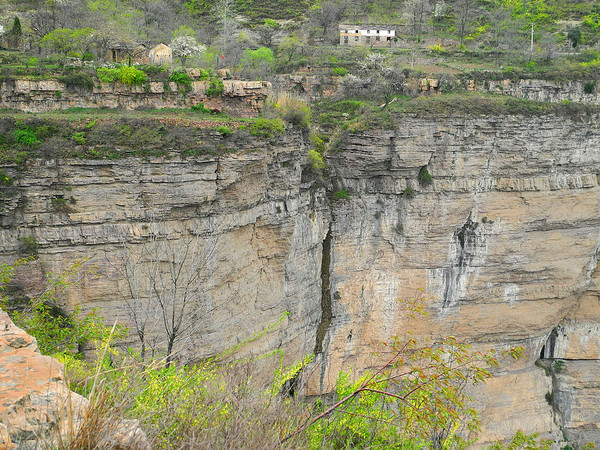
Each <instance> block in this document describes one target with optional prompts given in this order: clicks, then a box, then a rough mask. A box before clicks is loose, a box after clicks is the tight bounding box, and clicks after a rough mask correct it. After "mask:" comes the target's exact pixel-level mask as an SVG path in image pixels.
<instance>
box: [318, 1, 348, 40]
mask: <svg viewBox="0 0 600 450" xmlns="http://www.w3.org/2000/svg"><path fill="white" fill-rule="evenodd" d="M344 11H345V5H344V4H342V3H336V2H323V3H322V4H321V7H320V8H317V9H315V10H313V11H312V14H311V21H312V22H313V24H314V25H315V26H317V27H318V28H320V29H321V32H322V37H323V39H327V37H328V34H329V31H330V28H331V25H333V24H335V23H338V22H339V21H340V19H341V18H342V16H343V14H344Z"/></svg>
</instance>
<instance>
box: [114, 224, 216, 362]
mask: <svg viewBox="0 0 600 450" xmlns="http://www.w3.org/2000/svg"><path fill="white" fill-rule="evenodd" d="M151 227H152V230H151V232H150V235H149V237H148V240H147V241H146V242H144V243H142V244H139V245H138V246H133V245H130V244H126V243H125V241H124V240H123V243H122V251H121V252H120V255H119V261H118V263H117V266H116V269H117V273H118V274H119V275H120V280H119V292H120V294H121V297H122V299H123V301H124V302H125V305H126V309H127V314H128V316H129V318H130V320H131V322H132V324H133V327H132V328H133V330H134V332H135V334H136V335H137V337H138V339H139V342H140V346H141V356H142V358H144V357H145V356H146V353H147V351H148V350H151V351H152V354H153V355H155V354H156V352H157V351H161V350H164V351H166V357H165V358H166V363H167V365H170V364H171V362H172V361H173V358H174V357H175V355H176V353H177V351H178V346H179V345H180V344H182V343H183V342H184V341H185V340H187V339H188V338H189V337H190V335H191V334H192V333H193V332H194V331H196V330H197V329H198V328H199V327H200V326H201V324H202V318H203V316H204V315H205V314H208V313H209V312H210V311H211V309H210V307H208V306H207V305H206V295H205V282H206V280H207V279H208V278H209V273H208V265H209V264H210V263H212V262H214V256H215V254H216V250H217V243H218V237H212V236H200V235H198V234H195V235H190V236H189V237H187V238H180V239H173V238H171V237H169V236H168V235H167V234H166V233H164V232H163V230H162V227H161V226H160V224H152V225H151ZM134 247H136V248H134Z"/></svg>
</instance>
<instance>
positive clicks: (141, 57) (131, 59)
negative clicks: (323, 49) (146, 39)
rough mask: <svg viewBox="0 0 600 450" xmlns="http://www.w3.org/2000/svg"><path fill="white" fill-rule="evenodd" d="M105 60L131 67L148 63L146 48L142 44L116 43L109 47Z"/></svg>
mask: <svg viewBox="0 0 600 450" xmlns="http://www.w3.org/2000/svg"><path fill="white" fill-rule="evenodd" d="M107 59H108V60H109V61H111V62H114V63H122V64H128V65H131V64H133V63H139V64H146V63H147V62H148V48H147V47H146V46H145V45H144V44H135V43H129V42H117V43H114V44H112V45H111V46H110V48H109V50H108V55H107Z"/></svg>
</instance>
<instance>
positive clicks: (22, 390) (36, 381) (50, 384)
mask: <svg viewBox="0 0 600 450" xmlns="http://www.w3.org/2000/svg"><path fill="white" fill-rule="evenodd" d="M88 408H89V402H88V400H87V399H85V398H84V397H82V396H80V395H79V394H76V393H74V392H71V391H70V390H69V388H68V386H67V383H66V382H65V378H64V373H63V365H62V364H61V363H59V362H58V361H57V360H56V359H54V358H51V357H49V356H43V355H41V354H40V353H39V350H38V347H37V342H36V340H35V339H34V338H33V337H31V336H30V335H28V334H27V333H25V332H24V331H23V330H21V329H20V328H18V327H16V326H15V325H14V324H13V323H12V321H11V320H10V318H9V317H8V315H7V314H6V313H5V312H4V311H2V310H0V448H6V449H11V448H28V449H37V448H54V447H59V446H63V445H68V444H69V443H71V442H73V441H74V439H75V438H76V437H77V434H78V432H79V429H80V427H81V426H82V425H83V426H85V423H86V414H87V411H88ZM126 422H129V423H126ZM103 438H104V441H103V444H101V447H103V448H115V447H118V448H131V449H140V450H141V449H147V448H150V446H149V444H148V442H147V439H146V437H145V435H144V433H143V432H142V431H141V430H140V429H139V427H137V425H136V424H134V423H133V421H123V422H121V423H120V424H119V426H118V427H117V428H116V429H112V430H111V429H110V428H107V429H105V430H103Z"/></svg>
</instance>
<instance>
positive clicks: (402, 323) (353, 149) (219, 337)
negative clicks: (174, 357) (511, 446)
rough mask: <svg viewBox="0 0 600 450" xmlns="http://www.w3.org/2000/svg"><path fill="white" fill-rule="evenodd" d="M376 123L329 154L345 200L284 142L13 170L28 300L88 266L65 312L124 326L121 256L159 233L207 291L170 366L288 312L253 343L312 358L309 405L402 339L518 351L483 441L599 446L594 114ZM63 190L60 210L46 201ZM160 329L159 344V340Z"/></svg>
mask: <svg viewBox="0 0 600 450" xmlns="http://www.w3.org/2000/svg"><path fill="white" fill-rule="evenodd" d="M367 128H368V130H367V131H357V132H354V133H350V132H348V133H347V134H346V135H345V136H344V137H343V139H341V141H340V144H339V146H338V147H339V150H338V152H337V153H332V154H330V156H329V167H330V170H331V174H332V177H333V181H332V183H333V185H334V186H335V187H334V191H335V190H345V191H347V192H348V193H349V200H343V199H342V200H334V199H333V196H331V197H328V196H327V195H326V192H325V189H324V188H323V187H322V185H321V184H320V183H319V180H318V179H316V178H315V177H314V176H311V175H310V169H309V168H307V163H306V153H307V144H306V142H305V140H304V139H303V136H302V135H301V134H300V133H295V132H291V131H290V130H288V131H289V132H288V133H287V134H286V135H285V136H282V137H281V138H276V139H273V140H266V141H264V140H263V141H260V142H259V141H256V142H253V141H252V142H250V141H249V142H248V143H247V145H246V146H245V147H244V148H240V149H237V150H238V151H237V152H222V153H219V154H218V155H207V156H198V157H187V158H184V157H183V156H182V155H181V153H180V152H183V151H184V150H185V149H172V150H171V151H170V153H169V155H167V156H165V157H148V158H145V159H138V158H125V159H122V160H79V159H64V160H56V159H52V160H43V159H37V160H33V161H31V162H30V163H29V164H28V165H27V167H25V168H24V170H23V171H20V172H18V171H16V170H14V169H13V168H11V167H8V166H7V167H5V168H4V170H5V171H6V172H7V173H9V174H10V175H11V176H12V177H13V178H14V185H13V186H11V187H10V189H12V191H13V192H12V194H11V197H10V199H11V200H10V202H8V201H7V206H6V209H5V211H4V212H3V217H2V229H0V252H1V253H2V255H3V256H4V257H5V258H6V259H7V260H8V259H11V258H14V257H15V256H16V255H18V254H19V252H23V251H24V247H26V245H25V244H27V243H32V242H33V243H35V244H36V246H37V249H36V250H37V252H38V254H39V259H38V261H39V265H38V266H37V267H38V268H39V270H38V271H37V272H36V270H37V269H36V270H34V269H35V267H34V266H32V267H31V268H30V269H29V270H30V273H29V275H28V277H27V280H28V283H29V285H27V283H24V286H23V288H24V289H25V290H27V289H34V286H33V285H34V284H35V283H34V281H35V280H36V279H39V280H43V279H44V278H43V276H42V275H43V273H44V272H55V273H56V272H59V271H60V270H62V269H64V268H65V267H67V266H68V265H69V264H70V263H71V262H72V261H74V260H80V259H81V258H83V257H92V261H90V262H93V264H95V266H96V270H95V272H96V273H97V274H99V275H100V276H99V277H98V276H93V277H92V276H86V277H84V279H83V280H82V282H81V283H80V285H78V286H76V287H74V288H72V289H71V290H70V291H69V292H68V294H67V296H66V297H65V298H63V299H62V300H63V301H64V304H65V305H66V306H67V307H73V306H74V305H76V304H81V305H83V307H84V309H87V308H93V307H98V308H99V309H100V311H101V312H102V314H104V315H105V316H106V318H107V321H110V322H112V320H114V319H115V318H117V319H119V320H120V321H121V322H123V323H125V324H126V325H129V326H132V325H133V319H132V315H131V313H130V312H128V305H127V303H126V302H125V301H124V297H123V292H124V291H125V289H124V287H125V286H124V285H123V277H122V274H123V271H122V270H121V269H122V267H123V266H122V265H123V264H124V262H125V261H128V260H132V259H133V260H135V259H136V258H139V256H140V255H142V254H144V251H146V250H147V248H148V247H147V243H148V242H151V241H152V240H153V239H155V238H156V236H169V239H170V241H172V242H173V243H177V242H179V243H186V242H187V243H188V245H189V243H190V242H192V241H191V239H192V240H193V239H194V238H195V237H198V236H200V237H201V238H202V242H204V243H205V244H206V245H205V246H204V247H202V248H200V249H199V253H198V255H199V256H198V258H201V259H202V261H203V264H202V274H201V277H202V289H201V290H200V291H198V292H197V295H194V297H193V298H194V300H193V305H192V306H191V307H190V309H188V314H186V316H185V320H186V323H188V324H189V326H188V327H187V328H186V329H187V330H189V334H187V335H186V336H185V339H182V340H181V341H180V342H181V343H180V349H179V352H178V357H181V358H184V359H194V358H201V357H204V356H208V355H213V354H215V353H217V352H220V351H222V350H223V349H225V348H228V347H230V346H231V345H233V344H235V343H237V342H239V341H241V340H244V339H245V338H247V337H249V336H251V335H252V334H253V333H256V332H259V331H260V330H261V329H263V328H264V327H265V326H266V325H267V324H270V323H273V322H274V321H276V320H277V318H278V317H279V316H280V315H281V313H282V312H284V311H288V312H289V313H290V314H289V315H288V316H287V319H285V323H284V324H283V326H282V327H280V328H279V329H278V330H277V331H274V332H272V333H270V334H268V335H267V336H265V338H264V339H262V340H259V341H256V342H254V343H252V344H251V345H249V347H248V349H249V350H250V351H252V352H254V353H255V354H256V353H258V354H262V353H267V352H269V351H272V350H275V349H278V348H282V349H283V350H285V352H286V358H287V361H293V360H298V359H300V358H302V356H303V355H304V354H306V353H310V352H315V351H316V352H317V353H318V356H317V358H316V363H315V364H314V366H313V367H312V369H311V370H310V371H307V372H306V373H305V380H306V381H307V387H306V389H307V392H308V393H311V394H317V393H322V392H328V391H330V390H331V389H332V388H333V386H334V383H335V379H336V378H337V375H338V372H339V370H347V369H349V368H350V367H354V368H355V369H356V372H357V373H358V372H360V371H361V370H365V369H366V368H368V367H369V366H370V365H371V364H372V358H371V355H372V352H373V349H374V348H375V347H376V345H377V344H378V343H379V342H381V341H385V340H387V339H388V338H389V336H391V335H399V336H402V335H404V334H405V333H406V332H407V331H412V332H413V333H414V335H416V336H419V337H423V338H435V337H437V336H443V335H455V336H457V337H458V338H459V339H462V340H467V341H469V342H471V343H472V344H473V345H474V346H475V347H476V348H480V349H489V348H498V349H504V348H507V347H510V346H523V347H524V349H525V353H526V355H527V359H526V360H519V361H515V362H511V361H503V362H502V366H501V368H500V370H498V371H497V372H496V373H495V378H494V379H493V380H491V381H490V382H489V383H488V384H487V385H486V386H484V387H483V388H482V389H481V390H479V391H477V392H474V396H475V400H476V407H477V409H478V410H480V411H481V416H482V432H481V435H480V439H481V441H482V442H485V441H491V440H495V439H500V438H505V437H508V436H511V435H513V434H514V433H515V431H516V430H517V429H519V428H521V429H523V430H524V431H525V432H526V433H532V432H540V433H542V434H543V435H544V436H548V437H553V438H556V439H558V438H562V436H563V435H564V436H567V437H568V438H569V439H570V440H571V441H580V442H587V441H590V440H592V441H596V442H600V433H599V431H598V430H599V429H600V419H599V418H598V416H597V408H595V407H594V402H597V399H598V389H599V386H600V382H599V381H598V379H597V378H596V373H597V372H596V366H597V364H598V361H599V360H600V354H599V349H600V332H599V328H598V322H599V321H600V301H599V298H600V294H599V288H598V286H599V280H598V274H599V273H600V272H599V270H598V268H597V261H598V255H599V254H600V250H599V249H600V187H599V184H598V174H600V152H598V148H600V126H599V124H598V117H597V116H594V115H586V114H585V113H582V114H579V113H573V115H571V116H568V115H567V116H565V115H563V116H559V115H554V114H548V115H544V116H535V117H531V116H521V115H514V114H509V113H506V114H502V115H497V116H486V115H479V116H473V115H469V114H465V113H461V114H452V113H451V112H450V113H448V114H444V115H437V116H431V115H430V116H427V115H424V116H423V117H416V116H414V115H399V116H397V117H395V118H393V120H392V121H390V122H388V123H386V124H385V126H378V125H377V124H369V126H368V127H367ZM423 169H427V172H428V173H430V174H431V175H432V177H433V182H432V183H430V184H429V183H427V182H426V181H424V180H423V177H421V180H420V177H419V173H420V172H421V171H422V170H423ZM408 188H410V189H408ZM7 189H8V188H7ZM70 197H72V198H73V202H72V203H69V204H68V208H57V207H56V201H54V202H53V199H56V198H61V199H67V198H70ZM338 197H342V198H343V197H344V195H340V196H338ZM146 254H147V253H146ZM36 273H37V275H36ZM36 277H37V278H36ZM421 289H422V290H423V292H424V293H425V295H426V297H427V298H428V299H429V303H428V311H429V316H428V317H426V318H422V319H412V318H409V317H407V316H406V314H404V310H403V306H402V302H399V301H398V299H406V298H411V297H414V296H415V295H418V294H419V292H421ZM130 305H131V304H130ZM129 311H130V310H129ZM154 336H155V338H156V341H154V342H153V343H155V344H157V345H160V343H161V335H160V328H156V329H154ZM132 339H133V338H132ZM538 359H541V362H538V364H537V365H536V361H537V360H538ZM559 360H561V361H562V362H560V363H559V364H558V365H557V362H558V361H559ZM563 360H564V361H563ZM266 364H267V363H266ZM542 366H545V368H544V367H542ZM561 431H563V432H564V433H561Z"/></svg>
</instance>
